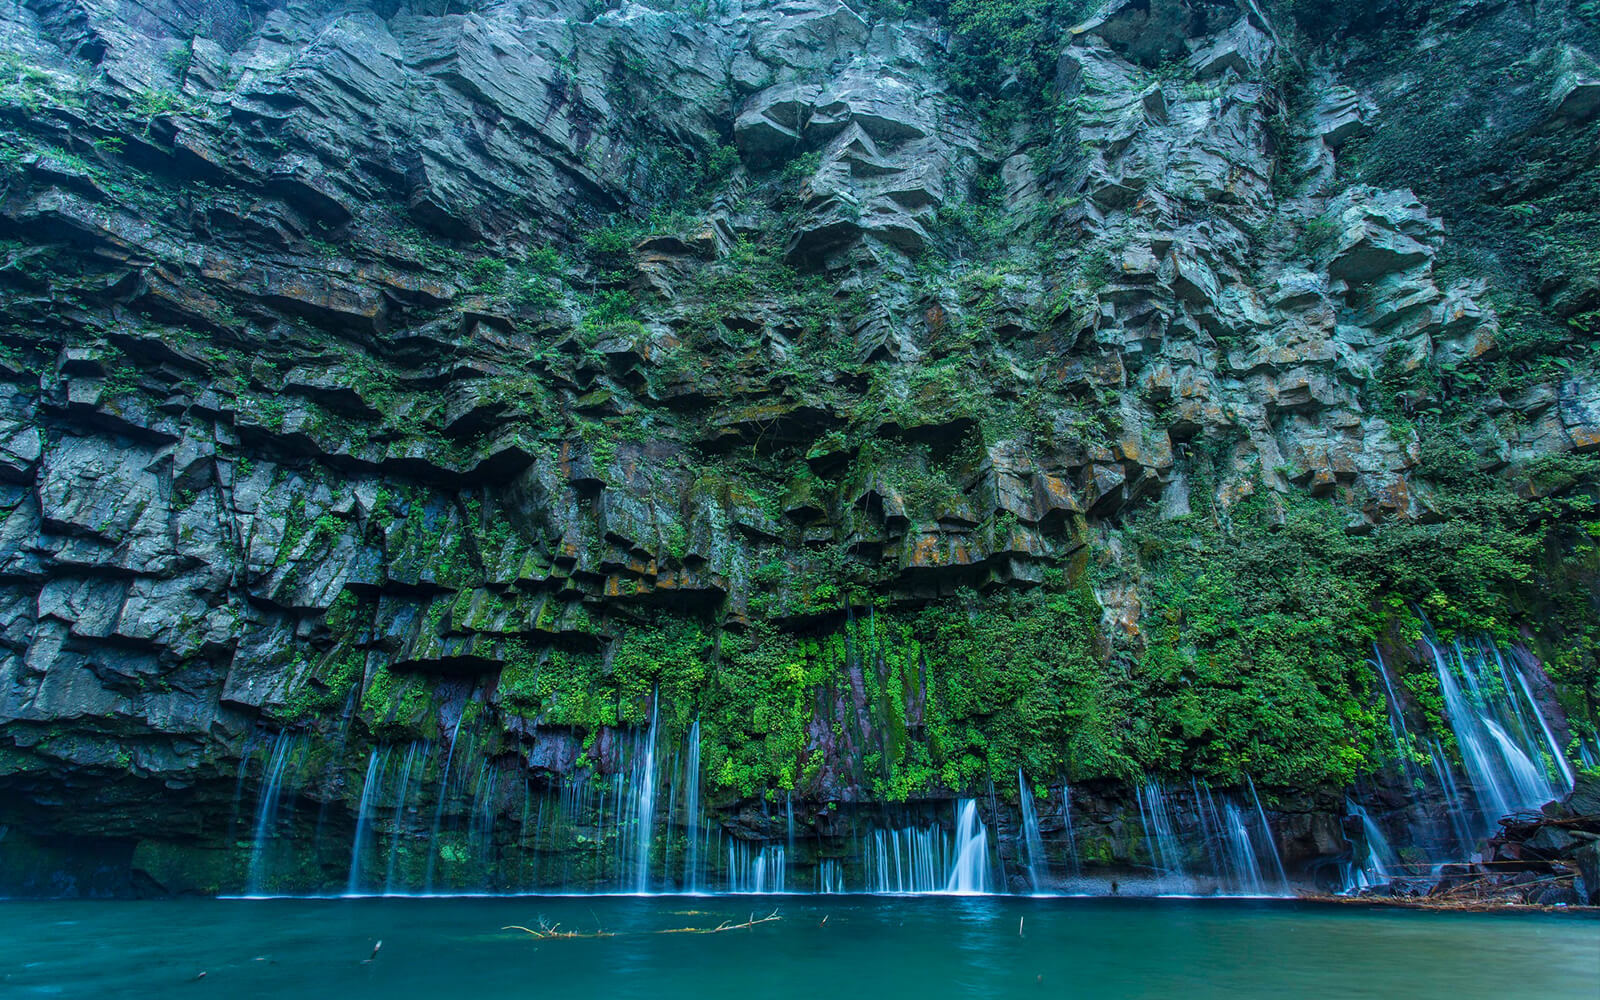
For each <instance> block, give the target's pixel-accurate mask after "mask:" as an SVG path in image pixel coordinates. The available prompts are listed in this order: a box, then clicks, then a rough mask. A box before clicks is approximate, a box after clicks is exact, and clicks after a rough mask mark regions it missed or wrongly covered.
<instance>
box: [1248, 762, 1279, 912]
mask: <svg viewBox="0 0 1600 1000" xmlns="http://www.w3.org/2000/svg"><path fill="white" fill-rule="evenodd" d="M1246 780H1247V781H1248V782H1249V783H1250V801H1251V802H1253V803H1255V807H1256V819H1257V820H1258V821H1259V822H1260V824H1261V843H1263V844H1265V845H1266V852H1265V853H1266V854H1267V856H1268V857H1270V858H1271V859H1272V870H1273V872H1274V873H1275V874H1276V875H1277V876H1278V889H1277V891H1278V893H1279V894H1281V895H1288V894H1289V873H1288V872H1286V871H1284V870H1283V856H1282V855H1280V854H1279V853H1278V842H1277V840H1276V839H1275V838H1274V837H1273V836H1272V824H1271V823H1268V822H1267V811H1266V810H1265V809H1263V808H1262V807H1261V796H1260V795H1258V794H1256V779H1254V778H1251V777H1249V776H1248V775H1247V776H1246ZM1257 856H1258V857H1259V856H1260V853H1259V852H1258V854H1257Z"/></svg>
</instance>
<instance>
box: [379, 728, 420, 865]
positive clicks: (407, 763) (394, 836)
mask: <svg viewBox="0 0 1600 1000" xmlns="http://www.w3.org/2000/svg"><path fill="white" fill-rule="evenodd" d="M428 750H429V745H428V744H426V743H420V742H413V743H412V744H411V745H410V746H409V747H408V748H407V749H406V755H405V759H404V760H402V761H401V763H400V775H399V778H398V780H397V781H396V782H395V801H394V813H393V814H392V815H391V816H390V818H389V864H388V867H387V869H386V871H385V872H384V877H383V891H384V894H385V895H388V894H391V893H395V892H398V891H400V888H401V887H400V886H399V885H398V884H397V882H396V874H397V872H396V869H397V868H398V866H399V863H400V845H401V842H402V841H403V840H404V839H405V838H404V837H403V836H402V835H401V834H402V831H403V830H404V828H405V819H406V804H407V803H408V802H410V801H411V775H412V773H413V772H414V771H415V772H416V773H417V791H418V792H419V793H420V792H421V790H422V772H424V771H426V769H427V767H428Z"/></svg>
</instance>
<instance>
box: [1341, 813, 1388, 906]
mask: <svg viewBox="0 0 1600 1000" xmlns="http://www.w3.org/2000/svg"><path fill="white" fill-rule="evenodd" d="M1345 806H1346V808H1347V809H1348V810H1349V813H1350V815H1351V816H1354V817H1357V818H1358V819H1360V820H1361V836H1362V838H1363V839H1364V840H1366V842H1367V845H1366V846H1367V851H1366V857H1365V859H1364V860H1363V861H1361V862H1360V863H1357V864H1352V866H1351V870H1350V875H1349V877H1348V878H1346V879H1345V888H1346V890H1347V891H1348V890H1349V889H1356V888H1365V887H1366V886H1368V885H1376V884H1378V883H1380V882H1387V881H1389V879H1390V877H1391V876H1390V870H1391V869H1392V868H1393V867H1394V866H1395V865H1396V864H1398V862H1399V859H1398V858H1396V857H1395V854H1394V850H1393V848H1391V847H1390V846H1389V841H1388V839H1387V838H1385V837H1384V835H1383V831H1382V830H1381V829H1379V828H1378V824H1376V823H1374V822H1373V821H1372V816H1371V815H1370V814H1369V813H1368V812H1367V811H1366V810H1365V809H1363V808H1362V807H1361V806H1360V805H1358V804H1356V803H1355V802H1352V801H1349V800H1346V802H1345Z"/></svg>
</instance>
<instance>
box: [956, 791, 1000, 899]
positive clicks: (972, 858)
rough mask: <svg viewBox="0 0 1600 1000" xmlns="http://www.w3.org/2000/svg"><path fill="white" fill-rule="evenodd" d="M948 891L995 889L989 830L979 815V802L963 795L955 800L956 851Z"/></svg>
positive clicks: (964, 891) (970, 891) (967, 891)
mask: <svg viewBox="0 0 1600 1000" xmlns="http://www.w3.org/2000/svg"><path fill="white" fill-rule="evenodd" d="M945 891H946V892H961V893H979V892H990V891H992V889H991V886H990V880H989V831H988V829H987V828H986V827H984V825H983V820H981V819H980V818H979V817H978V803H977V802H976V801H975V800H973V799H961V800H960V801H959V802H958V803H957V804H956V855H955V865H954V867H953V868H952V870H951V872H950V879H949V881H947V882H946V883H945Z"/></svg>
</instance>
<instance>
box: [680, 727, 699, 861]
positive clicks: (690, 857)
mask: <svg viewBox="0 0 1600 1000" xmlns="http://www.w3.org/2000/svg"><path fill="white" fill-rule="evenodd" d="M684 786H685V788H684V799H683V824H684V840H685V842H686V843H685V847H686V850H685V851H684V862H683V888H684V890H685V891H687V892H695V891H697V890H698V889H699V887H700V720H699V719H696V720H694V725H692V726H690V727H689V754H688V762H687V763H686V764H685V765H684Z"/></svg>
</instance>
